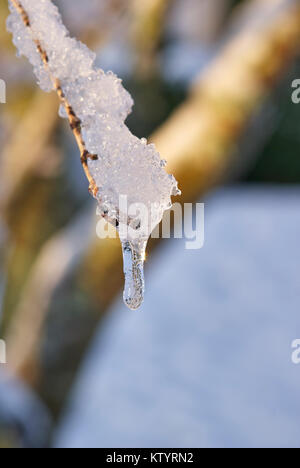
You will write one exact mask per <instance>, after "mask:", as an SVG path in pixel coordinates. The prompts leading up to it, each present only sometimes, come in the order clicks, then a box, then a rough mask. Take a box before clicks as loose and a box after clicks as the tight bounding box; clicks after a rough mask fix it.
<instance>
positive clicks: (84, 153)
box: [10, 0, 98, 198]
mask: <svg viewBox="0 0 300 468" xmlns="http://www.w3.org/2000/svg"><path fill="white" fill-rule="evenodd" d="M10 1H11V4H12V5H13V7H14V8H15V10H16V11H17V12H18V13H19V15H20V16H21V18H22V21H23V23H24V25H25V27H26V28H28V29H29V30H30V31H31V35H32V39H33V41H34V43H35V44H36V47H37V51H38V53H39V55H40V57H41V59H42V62H43V65H44V68H45V70H46V71H47V72H48V74H49V76H50V79H51V81H52V83H53V87H54V89H55V91H56V93H57V95H58V97H59V100H60V102H61V104H62V105H63V106H64V108H65V111H66V113H67V116H68V120H69V124H70V127H71V130H72V132H73V135H74V137H75V140H76V143H77V145H78V148H79V151H80V161H81V164H82V167H83V170H84V172H85V175H86V177H87V179H88V181H89V184H90V185H89V191H90V193H91V194H92V195H93V196H94V197H95V198H96V196H97V193H98V187H97V185H96V182H95V180H94V178H93V176H92V174H91V173H90V170H89V166H88V159H91V160H93V161H95V160H97V159H98V156H97V155H96V154H91V153H89V151H88V150H87V149H86V144H85V142H84V139H83V136H82V131H81V120H80V119H79V118H78V117H77V115H76V114H75V112H74V110H73V108H72V106H71V105H70V103H69V101H68V99H67V98H66V96H65V94H64V92H63V90H62V87H61V83H60V80H59V79H58V78H56V77H55V76H53V74H52V72H51V70H50V67H49V57H48V54H47V51H46V50H45V49H44V48H43V46H42V44H41V43H40V41H39V39H37V38H35V36H34V31H33V30H32V27H31V23H30V18H29V15H28V14H27V12H26V10H25V9H24V7H23V5H22V3H21V2H20V1H19V0H10Z"/></svg>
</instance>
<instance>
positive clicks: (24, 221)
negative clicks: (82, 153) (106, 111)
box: [0, 0, 300, 448]
mask: <svg viewBox="0 0 300 468" xmlns="http://www.w3.org/2000/svg"><path fill="white" fill-rule="evenodd" d="M55 3H56V4H57V5H58V6H59V8H60V11H61V12H62V15H63V19H64V22H65V24H66V25H67V27H68V28H69V30H70V31H71V34H72V35H73V36H76V37H78V38H80V39H81V40H82V41H84V42H85V43H87V44H88V45H89V46H90V47H91V48H92V49H93V50H95V51H96V52H97V65H98V66H100V67H101V68H103V69H104V70H113V71H114V72H115V73H117V74H118V75H119V76H120V77H122V79H123V81H124V85H125V87H126V88H127V89H128V90H129V91H130V92H131V94H132V96H133V98H134V101H135V107H134V111H133V114H132V115H130V116H129V118H128V120H127V122H128V126H129V127H130V129H131V130H132V131H133V132H134V133H135V134H136V135H137V136H139V137H144V136H147V137H149V138H150V139H151V140H152V141H154V142H155V144H156V145H157V147H158V150H159V151H160V152H161V154H162V157H163V158H166V159H167V160H168V167H167V170H168V172H170V173H173V174H174V175H175V176H176V178H177V179H178V180H179V185H180V188H181V189H182V197H181V199H180V201H181V202H182V203H184V202H197V201H199V202H205V206H206V219H205V231H206V242H205V246H204V248H203V249H201V250H198V251H187V250H185V241H184V239H183V240H177V239H171V240H163V241H156V242H154V241H151V245H150V247H149V255H148V260H147V267H146V286H147V292H146V300H145V304H144V306H143V307H142V309H141V310H140V311H137V312H132V311H129V310H127V309H126V308H125V306H124V305H123V304H122V285H123V273H122V262H121V248H120V245H119V241H118V240H115V241H114V240H100V239H98V238H97V237H96V223H97V218H96V215H95V209H96V206H95V203H94V201H93V200H92V199H91V197H90V196H89V194H88V187H87V182H86V180H85V177H84V174H83V172H82V168H81V165H80V161H79V155H78V150H77V148H76V145H75V142H74V141H73V139H72V134H71V132H70V131H69V128H68V125H67V122H66V121H63V120H62V119H60V118H59V117H58V114H57V110H58V102H57V97H56V95H55V94H54V93H51V94H45V93H43V92H42V91H40V90H39V89H38V87H37V85H36V83H35V79H34V77H33V73H32V69H31V66H30V65H29V64H28V63H27V61H26V60H25V59H24V58H21V59H20V58H16V56H15V54H16V51H15V49H14V46H13V45H12V41H11V36H10V35H9V34H8V33H7V32H6V28H5V21H6V18H7V15H8V7H7V2H6V0H0V22H1V28H0V48H1V54H0V78H1V79H2V80H5V82H6V85H7V93H6V100H7V102H6V104H0V106H1V107H0V142H1V154H0V318H1V327H0V339H2V340H5V342H6V346H7V364H5V365H4V364H0V447H1V448H12V447H21V448H23V447H29V448H38V447H42V448H44V447H64V448H65V447H66V448H69V447H75V448H76V447H78V448H81V447H226V448H229V447H298V448H299V447H300V422H299V421H300V402H299V386H300V365H299V366H297V365H295V364H293V363H292V360H291V354H292V348H291V343H292V341H293V340H295V339H297V338H300V317H299V308H300V307H299V306H300V279H299V261H300V254H299V245H298V243H299V238H300V213H299V202H300V186H299V183H300V120H299V117H300V104H299V105H297V104H295V103H293V101H292V93H293V91H295V89H293V88H292V83H293V81H294V80H295V79H300V60H299V58H300V55H299V51H300V49H299V45H300V1H299V0H240V1H237V0H143V1H140V0H87V1H85V2H82V1H80V0H57V1H56V2H55Z"/></svg>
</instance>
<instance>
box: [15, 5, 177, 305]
mask: <svg viewBox="0 0 300 468" xmlns="http://www.w3.org/2000/svg"><path fill="white" fill-rule="evenodd" d="M21 4H22V5H23V7H24V9H25V10H26V12H27V14H28V16H29V19H30V25H31V28H30V29H29V28H26V27H25V26H24V24H23V22H22V19H21V17H20V15H19V14H18V13H17V12H16V11H15V9H14V7H13V5H12V4H11V3H10V10H11V15H10V16H9V18H8V20H7V27H8V30H9V31H11V32H12V33H13V41H14V44H15V45H16V47H17V49H18V51H19V53H20V54H22V55H25V56H26V57H28V59H29V61H30V62H31V63H32V65H33V67H34V72H35V74H36V77H37V80H38V84H39V85H40V86H41V88H42V89H43V90H45V91H51V90H52V89H53V85H52V83H51V79H50V76H49V74H48V73H47V71H46V70H45V68H44V66H43V63H42V60H41V58H40V55H39V53H38V51H37V48H36V45H35V44H34V42H33V38H36V39H38V40H39V41H40V43H41V45H42V46H43V48H44V49H45V51H46V52H47V55H48V58H49V70H50V72H51V74H52V76H55V77H56V78H58V79H59V80H60V82H61V86H62V89H63V92H64V94H65V95H66V97H67V99H68V101H69V103H70V104H71V106H72V108H73V109H74V111H75V113H76V115H77V117H79V118H80V120H81V122H82V134H83V138H84V141H85V143H86V147H87V150H88V151H89V152H90V153H92V154H97V155H98V157H99V159H98V160H97V161H89V168H90V172H91V174H92V176H93V178H94V180H95V182H96V184H97V187H98V190H99V192H98V196H97V198H98V203H99V205H100V208H101V207H102V206H103V205H105V206H106V214H107V217H108V219H114V220H117V219H118V208H117V206H118V201H119V197H120V195H126V197H127V199H128V205H135V204H139V203H141V204H143V205H144V206H148V207H149V209H150V206H152V207H153V206H155V207H156V208H155V212H154V213H153V215H152V218H151V223H149V232H147V233H146V234H145V233H143V234H141V237H140V239H136V241H135V242H134V243H132V242H131V240H130V239H122V247H123V257H124V272H125V291H124V301H125V303H126V305H127V306H128V307H130V308H132V309H136V308H138V307H139V306H140V304H141V302H142V300H143V292H144V276H143V263H144V256H145V248H146V243H147V238H148V237H149V236H150V234H151V230H152V229H154V228H155V227H156V225H157V224H158V223H159V222H160V221H161V219H162V216H163V213H164V211H165V210H166V209H168V208H170V206H171V196H172V195H177V194H178V193H179V191H178V188H177V182H176V180H175V179H174V177H173V176H171V175H168V174H167V172H166V171H165V168H164V167H165V161H164V160H161V158H160V155H159V153H158V152H157V150H156V148H155V146H154V145H152V144H151V145H148V144H147V142H146V140H145V139H142V140H140V139H139V138H137V137H135V136H134V135H133V134H132V133H131V132H130V131H129V129H128V128H127V126H126V125H125V119H126V118H127V116H128V114H129V113H130V112H131V109H132V105H133V101H132V98H131V96H130V95H129V93H128V92H127V91H126V90H125V89H124V87H123V86H122V82H121V80H120V79H119V78H118V77H117V76H116V75H114V74H113V73H112V72H108V73H105V72H104V71H103V70H101V69H98V68H96V66H95V64H94V61H95V54H94V53H93V52H91V51H90V50H89V49H88V48H87V47H86V46H85V45H84V44H82V43H81V42H79V41H77V40H76V39H74V38H71V37H70V36H69V33H68V31H67V29H66V28H65V26H64V25H63V23H62V19H61V16H60V14H59V11H58V9H57V7H56V6H55V5H53V3H52V2H51V1H50V0H39V1H38V2H37V1H36V0H21ZM60 115H61V116H63V117H66V113H65V111H64V109H60ZM100 211H101V209H100ZM129 223H130V221H129V220H128V224H129Z"/></svg>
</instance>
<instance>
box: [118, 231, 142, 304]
mask: <svg viewBox="0 0 300 468" xmlns="http://www.w3.org/2000/svg"><path fill="white" fill-rule="evenodd" d="M146 245H147V242H145V241H140V242H139V243H138V244H135V245H133V244H132V242H130V241H128V240H124V241H122V250H123V262H124V275H125V287H124V294H123V298H124V303H125V304H126V306H127V307H129V309H131V310H137V309H138V308H139V307H140V306H141V305H142V303H143V301H144V293H145V280H144V263H145V252H146Z"/></svg>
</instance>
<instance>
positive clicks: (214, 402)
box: [55, 187, 300, 448]
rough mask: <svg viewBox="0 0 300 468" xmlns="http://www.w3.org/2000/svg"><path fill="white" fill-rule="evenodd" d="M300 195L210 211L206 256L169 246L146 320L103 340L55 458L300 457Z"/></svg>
mask: <svg viewBox="0 0 300 468" xmlns="http://www.w3.org/2000/svg"><path fill="white" fill-rule="evenodd" d="M299 206H300V189H298V188H294V189H287V188H270V187H269V188H241V187H237V188H232V189H225V190H221V191H219V192H218V193H217V194H216V195H215V196H214V197H212V198H210V199H208V200H207V203H206V208H207V209H206V244H205V247H204V248H203V249H202V250H200V251H186V250H185V249H184V241H179V240H174V241H170V242H165V244H164V245H165V248H164V249H162V250H161V251H160V252H158V253H157V254H156V256H155V257H154V258H152V259H151V264H150V265H151V266H150V268H149V271H148V274H147V295H146V302H145V305H144V307H143V309H142V310H140V311H138V312H130V311H128V310H126V308H125V306H123V305H122V303H121V300H120V301H119V302H117V303H116V304H115V306H114V308H113V311H112V313H111V314H110V316H109V318H108V319H107V321H106V323H105V325H104V327H103V326H102V327H101V329H100V330H99V332H98V333H96V336H95V340H94V343H93V345H92V347H91V349H90V350H89V352H88V355H87V357H86V360H85V362H84V365H83V367H82V369H81V373H80V375H79V379H78V382H77V385H76V388H75V391H74V393H73V395H72V397H71V399H70V402H69V405H68V409H67V411H66V413H65V415H64V418H63V419H62V421H61V425H60V429H59V431H58V432H57V434H56V440H55V444H56V446H58V447H175V448H176V447H300V400H299V389H300V364H299V365H298V366H297V365H295V364H293V363H292V361H291V354H292V349H291V343H292V341H293V340H294V339H296V338H300V315H299V306H300V275H299V263H300V250H299V239H300V211H299Z"/></svg>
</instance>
